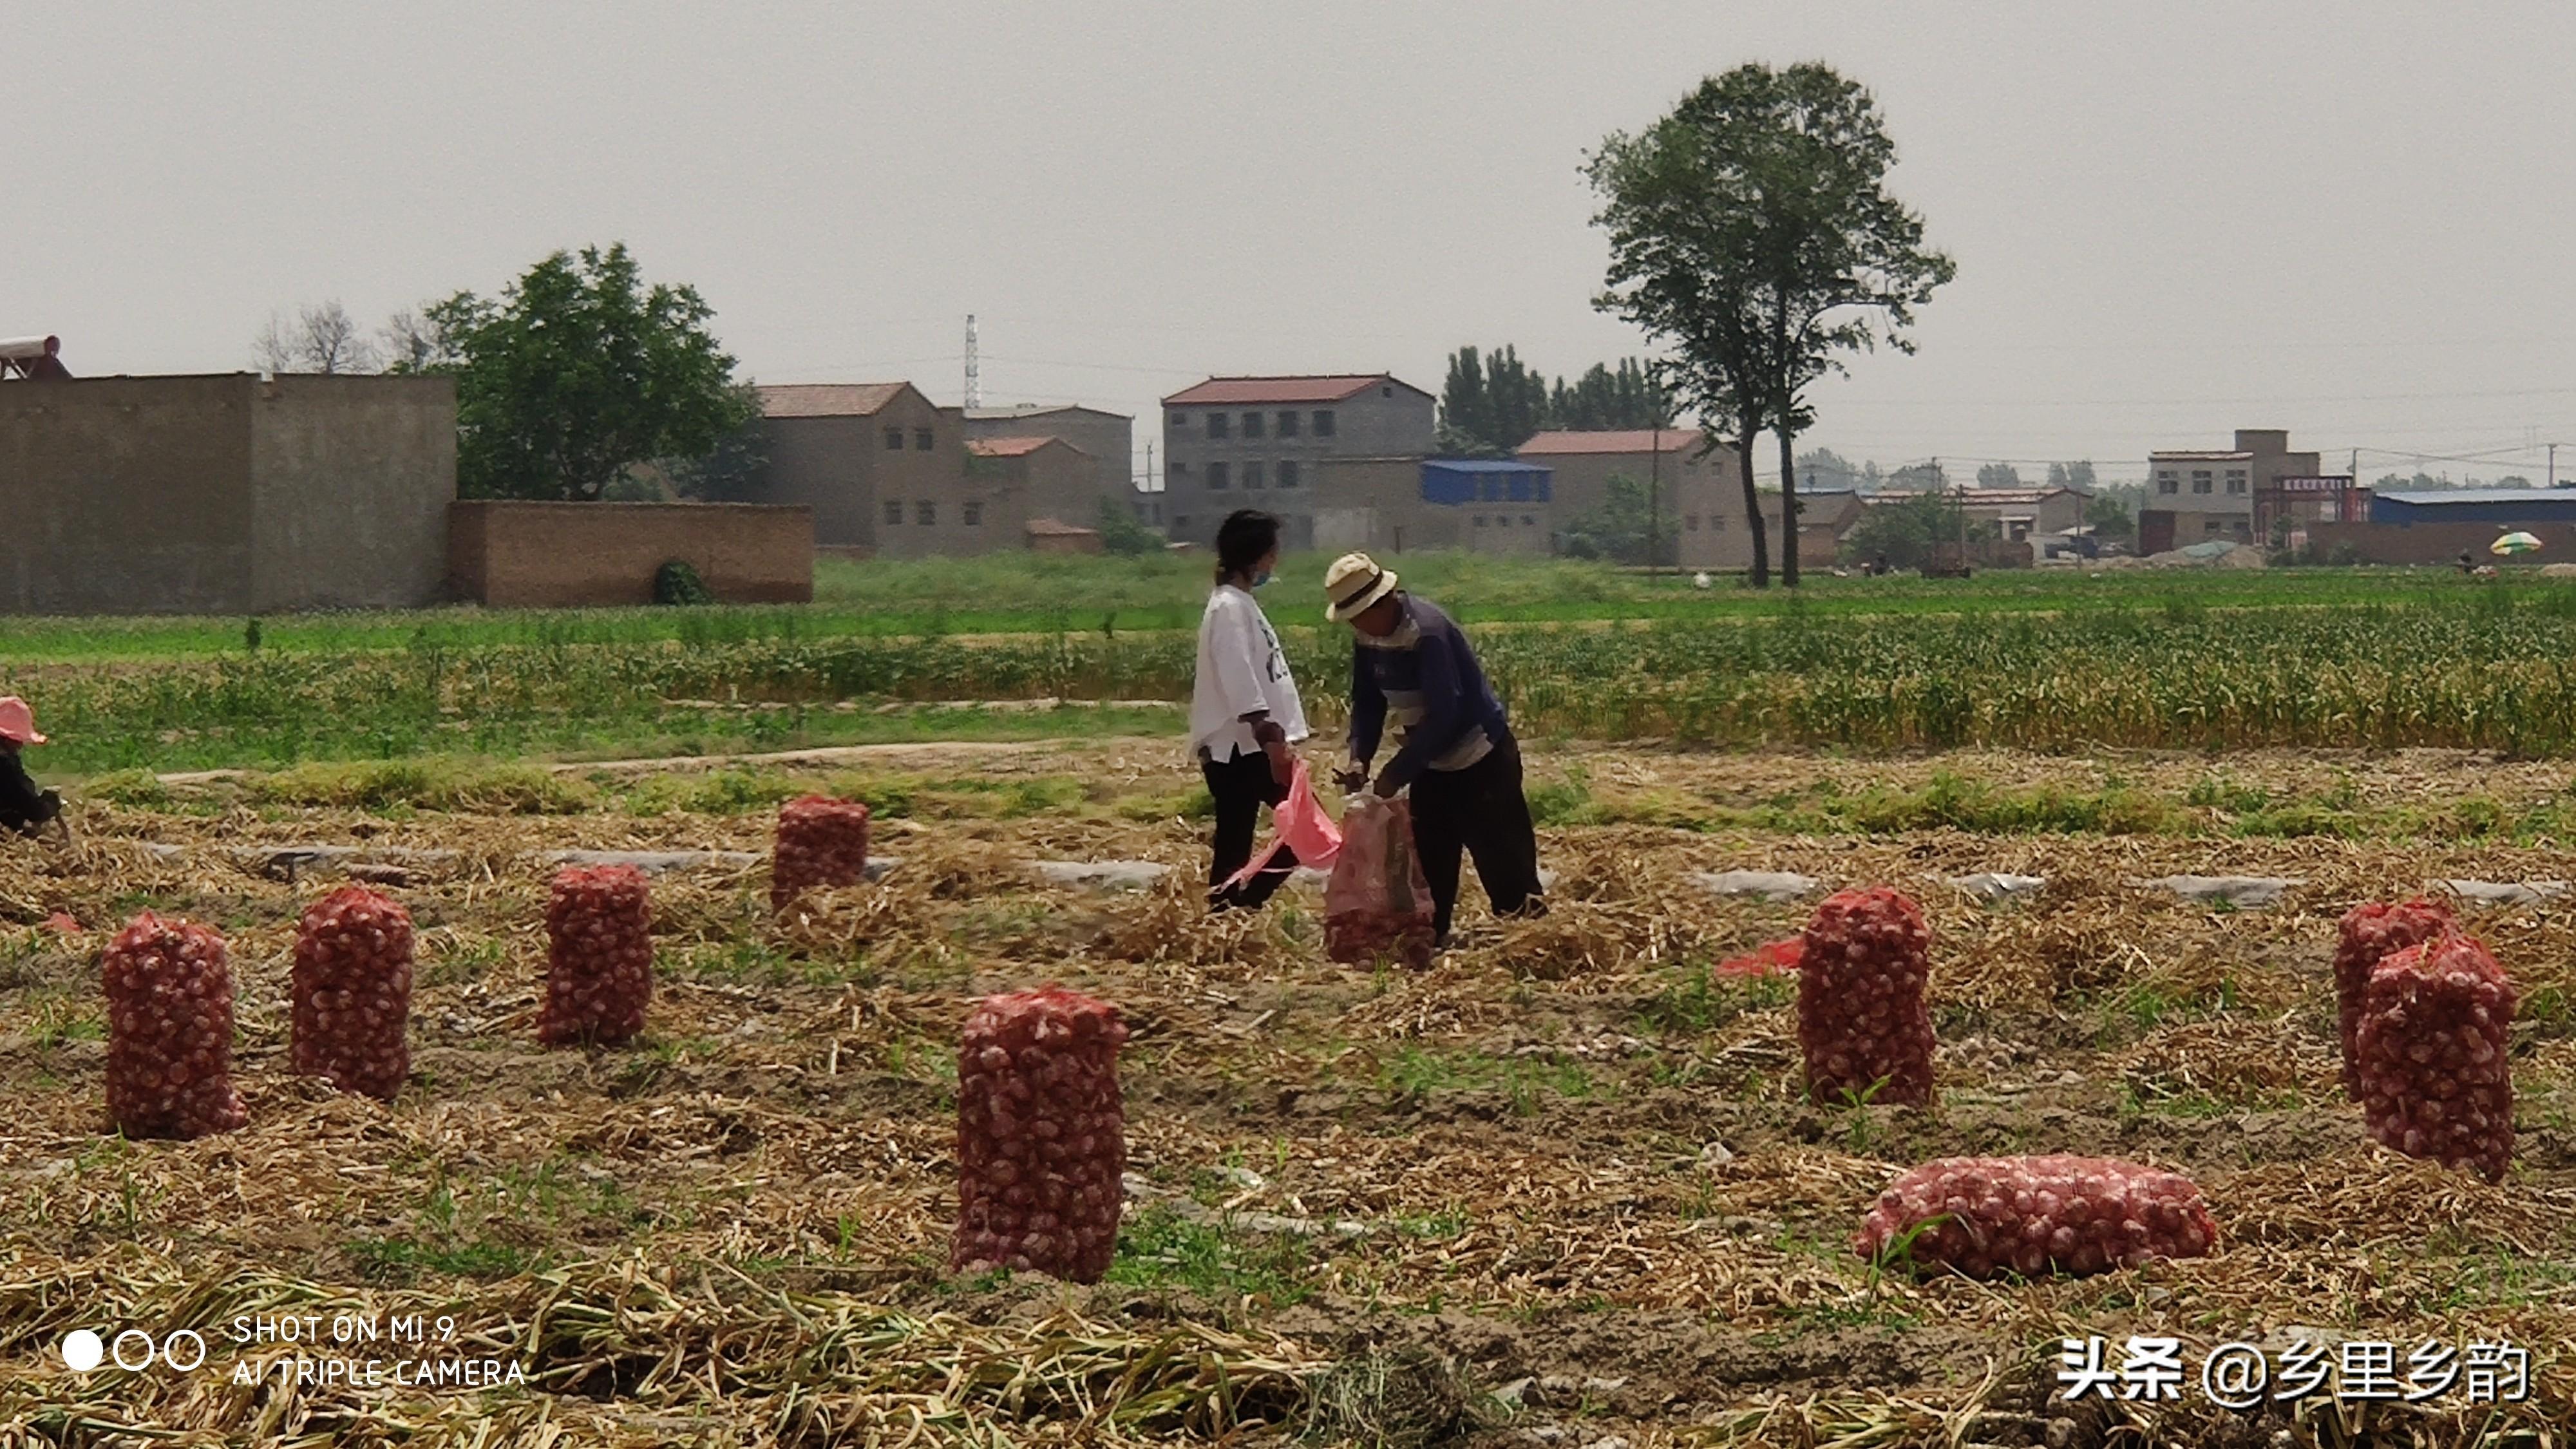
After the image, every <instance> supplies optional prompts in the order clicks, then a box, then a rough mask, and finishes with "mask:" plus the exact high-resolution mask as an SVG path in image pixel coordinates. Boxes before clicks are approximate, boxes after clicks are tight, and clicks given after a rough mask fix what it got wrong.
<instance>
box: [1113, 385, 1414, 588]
mask: <svg viewBox="0 0 2576 1449" xmlns="http://www.w3.org/2000/svg"><path fill="white" fill-rule="evenodd" d="M1437 408H1438V404H1437V403H1436V402H1435V401H1434V400H1433V399H1432V398H1431V397H1430V395H1428V394H1426V393H1422V392H1418V391H1416V390H1414V389H1413V388H1410V387H1407V386H1405V385H1404V384H1402V383H1398V382H1381V383H1377V384H1374V385H1372V386H1371V387H1369V388H1368V389H1367V390H1365V391H1363V392H1361V393H1359V394H1357V395H1356V396H1353V397H1349V398H1345V399H1343V400H1341V401H1339V402H1331V403H1298V404H1294V405H1290V404H1284V403H1260V404H1254V403H1233V404H1229V405H1227V406H1224V407H1178V408H1166V409H1164V411H1163V458H1164V469H1163V478H1164V493H1165V496H1164V500H1163V516H1164V519H1165V520H1166V524H1165V526H1166V527H1167V528H1168V530H1169V531H1170V533H1171V536H1172V539H1173V541H1174V542H1176V543H1177V542H1189V543H1196V544H1200V545H1202V546H1204V545H1207V544H1208V543H1210V542H1211V541H1212V540H1214V539H1215V537H1216V530H1217V525H1218V524H1220V523H1223V522H1224V521H1225V516H1226V515H1227V514H1228V513H1231V512H1233V511H1234V510H1235V509H1238V508H1262V509H1267V510H1269V511H1270V512H1272V513H1276V514H1278V515H1279V517H1280V519H1281V521H1282V523H1283V524H1284V525H1285V527H1284V529H1283V531H1282V538H1281V543H1282V544H1283V546H1285V547H1287V548H1290V549H1307V548H1322V547H1324V545H1323V544H1321V543H1319V542H1317V534H1316V528H1317V526H1318V513H1319V510H1320V509H1321V508H1322V507H1323V505H1322V504H1321V503H1320V502H1318V501H1317V500H1316V498H1315V496H1314V490H1315V488H1316V487H1317V482H1316V480H1317V478H1318V477H1319V474H1320V470H1321V469H1322V468H1323V467H1324V466H1325V465H1326V464H1328V463H1333V462H1338V461H1339V460H1343V459H1349V458H1382V457H1392V456H1398V455H1409V456H1412V457H1416V458H1419V457H1421V456H1423V455H1424V454H1427V453H1429V452H1430V451H1431V444H1432V425H1433V414H1434V413H1435V412H1436V411H1437ZM1283 412H1284V413H1293V414H1295V415H1296V418H1297V431H1296V435H1295V436H1294V437H1287V438H1283V437H1281V436H1279V415H1280V414H1281V413H1283ZM1210 413H1222V414H1224V415H1225V417H1226V435H1225V436H1224V437H1223V438H1210V437H1209V436H1208V429H1207V418H1208V415H1209V414H1210ZM1318 413H1329V414H1331V415H1332V419H1333V433H1332V436H1330V437H1322V436H1319V435H1317V433H1316V431H1315V417H1316V414H1318ZM1246 414H1253V415H1257V416H1258V417H1259V418H1260V419H1261V436H1259V437H1258V438H1246V437H1245V436H1244V435H1243V420H1244V416H1245V415H1246ZM1212 462H1223V463H1225V464H1226V465H1227V469H1228V472H1229V474H1230V477H1229V479H1228V486H1227V487H1226V488H1225V489H1224V490H1223V491H1218V490H1214V489H1211V488H1209V487H1208V486H1207V483H1208V470H1207V465H1208V464H1210V463H1212ZM1283 462H1290V463H1294V464H1296V465H1297V471H1296V484H1295V486H1293V487H1288V488H1282V487H1279V486H1278V481H1279V478H1280V476H1281V475H1280V472H1279V465H1280V464H1281V463H1283ZM1246 463H1259V464H1261V465H1262V478H1263V486H1262V487H1261V488H1259V489H1246V488H1244V487H1243V486H1241V480H1242V472H1243V465H1244V464H1246ZM1418 492H1419V478H1418V476H1417V478H1416V482H1415V494H1416V496H1418Z"/></svg>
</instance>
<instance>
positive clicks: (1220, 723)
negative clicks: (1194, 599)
mask: <svg viewBox="0 0 2576 1449" xmlns="http://www.w3.org/2000/svg"><path fill="white" fill-rule="evenodd" d="M1263 710H1266V711H1268V712H1269V715H1270V719H1271V722H1272V723H1274V724H1276V725H1278V726H1279V727H1280V728H1281V729H1283V730H1285V731H1287V733H1288V739H1289V742H1290V743H1292V744H1293V743H1295V742H1296V741H1298V740H1302V739H1304V738H1306V733H1307V731H1306V706H1305V705H1304V704H1303V703H1302V702H1301V701H1299V699H1298V698H1297V681H1296V680H1295V679H1293V678H1291V677H1289V673H1288V655H1287V652H1286V651H1285V650H1282V649H1281V648H1280V647H1279V635H1278V633H1277V632H1276V631H1275V630H1273V629H1272V628H1271V627H1270V620H1269V619H1268V618H1267V617H1265V616H1264V615H1263V614H1262V612H1261V605H1260V604H1258V603H1256V602H1254V601H1253V597H1252V595H1251V594H1250V593H1248V592H1246V591H1245V590H1243V589H1240V588H1237V587H1235V586H1234V585H1232V584H1219V585H1217V586H1216V588H1215V589H1214V590H1213V591H1212V592H1210V593H1209V594H1208V601H1207V612H1205V613H1204V614H1201V615H1200V616H1199V667H1198V677H1197V679H1196V681H1195V683H1194V685H1193V687H1192V689H1191V692H1190V757H1191V758H1192V759H1196V758H1197V757H1198V756H1199V754H1200V753H1201V752H1202V751H1204V752H1206V754H1207V755H1208V756H1209V757H1210V758H1212V759H1214V760H1216V761H1218V762H1219V763H1223V762H1224V761H1226V760H1228V759H1231V758H1233V757H1234V756H1235V755H1236V754H1237V753H1241V754H1247V755H1250V754H1258V753H1259V752H1260V750H1261V742H1260V741H1258V740H1256V739H1254V738H1253V737H1252V726H1250V725H1248V724H1245V723H1244V722H1243V717H1244V716H1245V715H1248V714H1252V713H1255V712H1258V711H1263Z"/></svg>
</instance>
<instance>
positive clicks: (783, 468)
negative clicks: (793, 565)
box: [744, 382, 966, 558]
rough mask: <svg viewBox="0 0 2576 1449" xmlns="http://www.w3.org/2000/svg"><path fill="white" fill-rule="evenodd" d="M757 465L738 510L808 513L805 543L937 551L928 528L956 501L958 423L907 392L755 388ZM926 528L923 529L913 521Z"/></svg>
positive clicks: (888, 385)
mask: <svg viewBox="0 0 2576 1449" xmlns="http://www.w3.org/2000/svg"><path fill="white" fill-rule="evenodd" d="M758 392H759V395H760V421H759V422H758V423H757V424H755V426H756V427H757V428H759V430H760V434H761V438H760V442H761V448H762V453H763V461H762V463H761V466H760V468H759V469H758V470H757V471H756V472H755V474H754V475H753V477H752V478H751V479H750V480H749V482H748V483H747V484H746V486H745V490H744V491H745V494H746V501H749V502H754V503H798V504H803V505H805V506H806V507H809V508H811V509H813V510H814V542H815V543H816V544H817V545H819V546H822V547H827V548H866V549H872V550H874V551H875V552H876V553H878V554H881V555H883V556H885V557H889V558H919V557H922V556H923V555H925V554H931V553H937V552H940V551H941V550H940V549H939V548H937V547H936V546H935V545H936V544H937V542H938V540H939V537H940V533H939V531H938V529H939V525H938V520H939V518H940V516H941V515H942V514H943V513H945V514H946V515H948V517H949V519H950V522H951V523H952V524H953V523H954V522H955V518H956V510H957V506H958V503H959V501H960V495H961V493H962V492H963V487H962V485H963V483H964V480H965V472H966V439H965V435H964V430H963V427H962V425H961V424H960V422H959V421H958V420H957V419H956V418H955V417H954V416H951V415H949V414H947V413H944V412H943V411H942V410H941V409H940V408H939V407H938V406H937V405H935V404H933V403H932V402H931V401H930V399H929V398H927V397H924V396H923V395H922V392H921V389H919V388H917V387H914V386H913V385H912V384H911V383H908V382H869V383H798V384H793V385H789V386H783V387H763V388H760V389H758ZM925 519H926V520H928V522H923V520H925Z"/></svg>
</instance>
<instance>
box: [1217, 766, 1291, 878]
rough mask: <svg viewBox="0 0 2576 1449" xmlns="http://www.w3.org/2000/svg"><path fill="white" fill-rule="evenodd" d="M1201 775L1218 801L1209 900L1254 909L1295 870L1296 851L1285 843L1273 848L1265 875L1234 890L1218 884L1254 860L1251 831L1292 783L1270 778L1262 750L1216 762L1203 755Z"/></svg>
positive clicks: (1264, 864)
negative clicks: (1288, 783) (1263, 810)
mask: <svg viewBox="0 0 2576 1449" xmlns="http://www.w3.org/2000/svg"><path fill="white" fill-rule="evenodd" d="M1199 773H1200V774H1202V775H1205V776H1206V777H1207V787H1208V794H1209V795H1210V796H1211V797H1212V798H1214V799H1215V801H1216V859H1215V860H1214V861H1213V862H1211V863H1210V864H1209V866H1208V904H1209V905H1210V906H1211V907H1213V908H1215V909H1218V910H1224V909H1228V908H1238V909H1242V910H1251V909H1254V908H1255V907H1258V906H1260V905H1261V904H1262V903H1263V902H1265V901H1267V900H1269V899H1270V897H1271V895H1272V894H1273V893H1275V892H1276V891H1277V890H1278V889H1279V888H1280V887H1281V886H1283V885H1286V884H1287V883H1288V875H1289V872H1291V871H1293V870H1295V869H1296V868H1297V853H1296V852H1295V851H1293V850H1290V849H1289V848H1288V847H1287V845H1286V844H1285V843H1284V842H1283V843H1281V844H1279V845H1277V846H1274V847H1272V849H1271V852H1270V854H1269V856H1268V857H1267V858H1266V859H1264V860H1263V861H1262V863H1261V873H1260V874H1258V875H1255V876H1254V877H1253V878H1252V879H1250V880H1247V881H1245V882H1244V883H1243V884H1241V885H1239V886H1236V887H1234V888H1233V889H1232V890H1219V889H1218V887H1220V886H1222V885H1224V884H1225V883H1226V882H1227V881H1229V880H1232V879H1233V878H1234V876H1235V873H1236V872H1237V871H1240V870H1242V869H1243V868H1244V866H1245V865H1247V864H1249V863H1250V862H1251V860H1252V835H1253V831H1254V829H1255V828H1257V827H1258V826H1259V825H1260V824H1261V807H1262V806H1264V805H1276V804H1278V803H1279V802H1280V801H1282V800H1285V799H1287V798H1288V787H1287V786H1285V785H1282V784H1280V783H1279V782H1278V781H1276V780H1274V779H1272V778H1271V777H1270V757H1269V756H1268V755H1265V754H1262V753H1261V752H1259V751H1257V750H1256V751H1254V752H1253V753H1251V754H1249V755H1240V754H1239V755H1235V756H1233V758H1231V759H1227V760H1223V761H1218V760H1212V759H1207V758H1205V757H1202V758H1201V759H1200V760H1199Z"/></svg>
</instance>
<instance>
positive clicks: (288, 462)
mask: <svg viewBox="0 0 2576 1449" xmlns="http://www.w3.org/2000/svg"><path fill="white" fill-rule="evenodd" d="M250 459H251V478H252V490H251V506H252V510H253V511H252V527H251V573H250V590H251V605H250V606H251V607H252V608H253V609H257V610H290V609H328V608H417V607H420V606H422V605H425V604H430V603H435V602H437V600H438V599H439V597H440V595H441V593H442V591H443V589H444V586H445V584H446V579H447V566H446V564H447V510H448V506H449V505H450V504H451V503H453V502H454V501H455V499H456V383H455V380H454V379H452V378H445V377H294V376H288V377H279V378H276V379H274V380H272V381H270V382H267V383H263V384H260V385H259V386H258V388H257V389H256V391H255V393H254V400H253V402H252V404H251V434H250Z"/></svg>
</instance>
